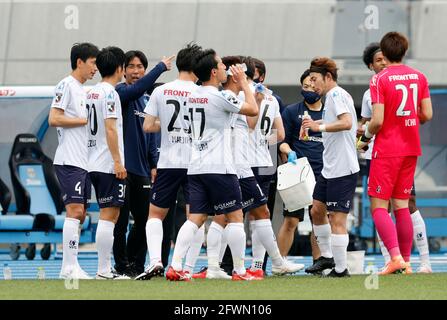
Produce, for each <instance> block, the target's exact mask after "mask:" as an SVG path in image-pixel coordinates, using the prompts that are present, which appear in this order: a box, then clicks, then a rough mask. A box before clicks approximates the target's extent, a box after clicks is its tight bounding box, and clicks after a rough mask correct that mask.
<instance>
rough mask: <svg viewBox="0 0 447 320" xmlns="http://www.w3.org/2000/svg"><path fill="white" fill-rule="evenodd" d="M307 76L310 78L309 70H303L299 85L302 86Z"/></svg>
mask: <svg viewBox="0 0 447 320" xmlns="http://www.w3.org/2000/svg"><path fill="white" fill-rule="evenodd" d="M308 76H310V70H309V69H307V70H305V71H304V72H303V74H302V75H301V77H300V83H301V85H303V81H304V79H306V78H307V77H308Z"/></svg>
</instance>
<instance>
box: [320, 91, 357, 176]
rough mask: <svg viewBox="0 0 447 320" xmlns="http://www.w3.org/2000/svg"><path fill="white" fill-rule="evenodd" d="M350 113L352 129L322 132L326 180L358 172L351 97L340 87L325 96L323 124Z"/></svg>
mask: <svg viewBox="0 0 447 320" xmlns="http://www.w3.org/2000/svg"><path fill="white" fill-rule="evenodd" d="M344 113H350V114H351V117H352V127H351V129H350V130H343V131H339V132H323V133H322V135H323V145H324V151H323V170H322V171H321V174H322V175H323V177H325V178H326V179H333V178H338V177H344V176H347V175H351V174H354V173H356V172H358V171H360V167H359V162H358V159H357V149H356V134H357V115H356V112H355V108H354V101H353V100H352V97H351V95H350V94H349V93H348V92H346V90H344V89H342V88H341V87H338V86H337V87H335V88H332V89H331V90H329V92H328V93H327V94H326V102H325V105H324V111H323V123H331V122H334V121H336V120H337V119H338V118H337V117H338V116H339V115H341V114H344Z"/></svg>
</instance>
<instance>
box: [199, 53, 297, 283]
mask: <svg viewBox="0 0 447 320" xmlns="http://www.w3.org/2000/svg"><path fill="white" fill-rule="evenodd" d="M222 62H223V63H224V64H225V66H226V69H227V70H229V67H230V66H232V65H237V64H241V62H242V60H241V59H240V58H239V57H238V56H228V57H224V58H222ZM223 87H224V90H225V93H227V94H228V95H230V96H233V98H236V97H237V96H238V95H239V93H240V91H241V90H242V87H241V82H237V81H235V80H234V78H233V76H232V75H229V76H228V79H227V81H226V82H225V83H224V84H223ZM256 95H258V96H259V99H257V103H258V104H259V105H260V104H261V103H262V101H263V100H264V95H262V94H259V93H257V94H256ZM255 125H256V122H252V123H251V129H254V127H255ZM232 128H233V140H232V141H233V144H232V147H233V156H234V164H235V166H236V172H237V176H238V179H239V185H240V187H241V192H242V207H243V210H244V212H248V211H249V212H250V214H251V215H253V217H254V218H255V220H254V225H255V228H256V230H257V236H258V237H259V241H260V242H261V245H262V246H263V247H264V248H266V249H264V252H265V250H267V252H268V253H269V255H270V257H272V264H273V266H272V273H273V274H287V273H294V272H297V271H299V270H300V269H302V268H304V266H303V265H298V264H292V263H289V262H288V261H286V260H285V259H283V258H282V256H281V254H280V252H279V249H278V245H277V243H276V239H275V235H274V233H273V229H272V224H271V221H270V212H269V210H268V208H267V197H266V195H264V194H263V192H262V190H261V188H260V187H259V184H258V182H257V181H256V179H255V177H254V175H253V171H252V169H251V168H250V162H249V160H248V154H247V151H248V148H249V143H250V137H249V125H248V122H247V119H246V116H245V115H242V114H233V119H232ZM225 225H226V223H225V217H224V216H223V215H217V216H215V217H214V221H213V222H212V223H211V225H210V228H209V230H208V238H207V255H208V270H207V271H206V277H207V278H210V279H216V278H224V279H225V278H227V277H228V275H227V274H226V273H225V272H224V271H222V270H221V269H220V267H219V255H220V253H221V242H222V234H223V232H224V227H225ZM225 245H226V244H225ZM261 258H262V260H263V259H264V255H262V257H261ZM247 273H248V274H249V275H251V276H253V277H254V278H255V279H257V280H258V279H263V278H264V272H263V270H262V261H261V263H260V264H259V263H258V268H256V269H252V268H249V269H247Z"/></svg>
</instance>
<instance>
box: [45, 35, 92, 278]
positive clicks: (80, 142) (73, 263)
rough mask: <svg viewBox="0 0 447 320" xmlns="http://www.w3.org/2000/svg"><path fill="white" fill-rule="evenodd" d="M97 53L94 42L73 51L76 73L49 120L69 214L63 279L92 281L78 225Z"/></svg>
mask: <svg viewBox="0 0 447 320" xmlns="http://www.w3.org/2000/svg"><path fill="white" fill-rule="evenodd" d="M98 52H99V50H98V48H97V47H96V46H94V45H93V44H91V43H78V44H75V45H74V46H73V47H72V48H71V54H70V60H71V68H72V70H73V71H72V73H71V75H69V76H67V77H66V78H64V79H63V80H62V81H61V82H59V84H58V85H57V86H56V89H55V97H54V99H53V102H52V104H51V109H50V115H49V118H48V122H49V124H50V126H52V127H57V137H58V141H59V145H58V147H57V149H56V154H55V156H54V167H55V170H56V174H57V177H58V180H59V182H60V184H61V191H62V198H63V200H64V204H65V209H66V211H67V214H66V218H65V221H64V226H63V230H62V234H63V235H62V237H63V240H62V243H63V255H62V268H61V272H60V277H61V278H64V279H67V278H71V279H90V277H89V276H88V274H87V273H86V272H84V271H83V270H82V269H81V267H80V266H79V263H78V246H79V225H80V224H81V223H82V222H84V219H85V215H86V210H87V200H88V199H89V198H90V189H91V184H90V180H89V178H88V171H87V170H88V168H87V164H88V150H87V140H88V138H87V126H86V124H87V109H86V99H87V95H86V93H85V91H84V88H83V87H82V84H83V83H85V82H86V81H87V80H89V79H92V78H93V77H94V75H95V73H96V71H97V68H96V56H97V54H98Z"/></svg>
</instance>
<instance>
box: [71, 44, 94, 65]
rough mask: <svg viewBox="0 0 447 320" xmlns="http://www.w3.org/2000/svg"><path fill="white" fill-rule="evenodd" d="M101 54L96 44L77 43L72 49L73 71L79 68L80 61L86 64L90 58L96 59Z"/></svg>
mask: <svg viewBox="0 0 447 320" xmlns="http://www.w3.org/2000/svg"><path fill="white" fill-rule="evenodd" d="M98 53H99V49H98V47H97V46H95V45H94V44H91V43H89V42H83V43H75V44H74V45H73V47H71V52H70V61H71V69H72V70H75V69H76V68H77V66H78V59H81V60H82V61H84V62H86V61H87V59H89V58H96V56H97V55H98Z"/></svg>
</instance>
